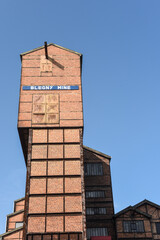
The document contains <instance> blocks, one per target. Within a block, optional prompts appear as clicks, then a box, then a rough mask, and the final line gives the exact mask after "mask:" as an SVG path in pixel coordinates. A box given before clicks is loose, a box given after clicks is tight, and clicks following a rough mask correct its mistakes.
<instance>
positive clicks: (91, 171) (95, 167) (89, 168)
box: [84, 163, 103, 176]
mask: <svg viewBox="0 0 160 240" xmlns="http://www.w3.org/2000/svg"><path fill="white" fill-rule="evenodd" d="M84 174H85V176H98V175H103V167H102V163H85V165H84Z"/></svg>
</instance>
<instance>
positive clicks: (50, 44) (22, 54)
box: [20, 43, 82, 59]
mask: <svg viewBox="0 0 160 240" xmlns="http://www.w3.org/2000/svg"><path fill="white" fill-rule="evenodd" d="M47 46H48V47H49V46H55V47H58V48H61V49H64V50H66V51H68V52H71V53H75V54H77V55H79V56H81V57H82V54H81V53H78V52H75V51H73V50H70V49H68V48H64V47H62V46H59V45H57V44H54V43H49V44H47ZM42 48H44V46H41V47H38V48H34V49H32V50H30V51H28V52H24V53H21V54H20V57H21V59H22V56H24V55H26V54H29V53H32V52H35V51H38V50H40V49H42Z"/></svg>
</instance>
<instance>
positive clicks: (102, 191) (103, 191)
mask: <svg viewBox="0 0 160 240" xmlns="http://www.w3.org/2000/svg"><path fill="white" fill-rule="evenodd" d="M87 192H90V193H93V192H94V193H96V192H97V193H98V192H101V193H103V194H102V195H103V196H100V197H99V196H98V197H97V196H96V197H95V196H94V197H87V194H86V193H87ZM105 197H106V195H105V190H93V191H92V190H86V191H85V198H86V199H93V198H105Z"/></svg>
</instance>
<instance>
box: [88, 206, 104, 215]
mask: <svg viewBox="0 0 160 240" xmlns="http://www.w3.org/2000/svg"><path fill="white" fill-rule="evenodd" d="M87 209H91V211H92V210H93V214H88V213H87ZM100 209H104V212H105V213H101V212H99V210H100ZM102 212H103V211H102ZM106 214H107V210H106V207H86V216H95V215H106Z"/></svg>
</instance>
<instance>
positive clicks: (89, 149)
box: [83, 145, 112, 160]
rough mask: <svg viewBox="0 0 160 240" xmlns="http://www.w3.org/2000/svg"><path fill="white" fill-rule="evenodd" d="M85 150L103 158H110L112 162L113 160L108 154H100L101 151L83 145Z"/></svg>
mask: <svg viewBox="0 0 160 240" xmlns="http://www.w3.org/2000/svg"><path fill="white" fill-rule="evenodd" d="M83 148H84V149H86V150H88V151H90V152H93V153H96V154H97V155H100V156H102V157H105V158H109V160H111V158H112V157H111V156H109V155H107V154H104V153H102V152H99V151H97V150H95V149H93V148H89V147H87V146H84V145H83Z"/></svg>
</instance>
